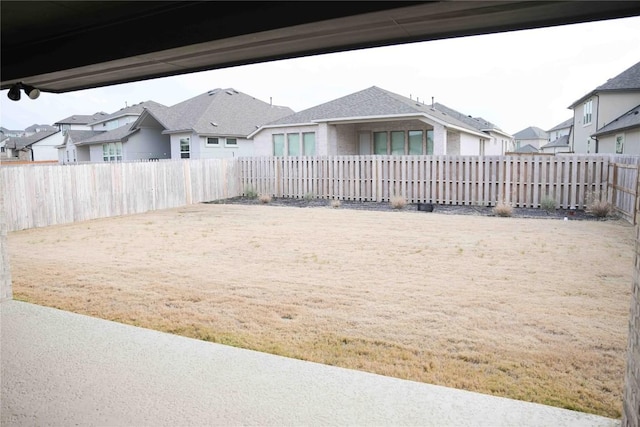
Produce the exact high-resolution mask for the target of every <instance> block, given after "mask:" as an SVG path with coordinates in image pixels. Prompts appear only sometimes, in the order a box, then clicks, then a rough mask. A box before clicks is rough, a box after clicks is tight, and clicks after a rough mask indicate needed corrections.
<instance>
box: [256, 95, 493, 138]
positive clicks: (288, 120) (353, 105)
mask: <svg viewBox="0 0 640 427" xmlns="http://www.w3.org/2000/svg"><path fill="white" fill-rule="evenodd" d="M449 113H451V114H449ZM402 115H407V116H409V115H424V116H429V117H432V118H434V119H436V120H439V121H441V122H444V123H446V124H449V125H453V126H456V127H459V128H463V129H468V130H470V131H473V132H478V131H479V130H480V127H481V126H478V127H476V126H471V125H469V124H467V123H466V122H464V121H462V120H460V119H458V117H466V116H464V115H463V114H462V113H459V112H457V111H455V110H453V109H450V108H448V107H444V106H443V105H442V104H437V105H436V104H434V105H433V107H432V105H431V104H424V103H421V102H419V101H417V100H413V99H411V98H407V97H404V96H402V95H398V94H396V93H393V92H389V91H387V90H384V89H381V88H379V87H377V86H372V87H370V88H368V89H364V90H361V91H359V92H355V93H352V94H350V95H346V96H343V97H341V98H337V99H334V100H333V101H329V102H325V103H324V104H320V105H317V106H315V107H311V108H308V109H306V110H303V111H300V112H298V113H295V114H292V115H290V116H287V117H283V118H282V119H279V120H276V121H273V122H270V123H268V125H269V126H274V125H275V126H277V125H296V124H305V123H315V122H319V121H325V120H329V119H347V118H357V117H384V116H389V117H394V116H402ZM486 123H488V122H486ZM474 124H475V123H474Z"/></svg>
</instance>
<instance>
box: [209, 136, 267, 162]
mask: <svg viewBox="0 0 640 427" xmlns="http://www.w3.org/2000/svg"><path fill="white" fill-rule="evenodd" d="M225 140H226V138H224V137H220V138H219V145H218V146H211V145H207V137H206V136H201V137H200V138H199V141H198V144H200V153H201V157H200V158H202V159H222V158H229V157H249V156H253V155H254V149H253V145H254V142H253V141H251V140H249V139H246V138H236V140H237V141H238V145H237V146H236V147H231V146H227V145H225Z"/></svg>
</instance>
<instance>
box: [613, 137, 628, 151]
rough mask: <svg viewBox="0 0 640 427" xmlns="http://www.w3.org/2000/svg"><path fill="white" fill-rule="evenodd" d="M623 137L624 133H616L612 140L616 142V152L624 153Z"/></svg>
mask: <svg viewBox="0 0 640 427" xmlns="http://www.w3.org/2000/svg"><path fill="white" fill-rule="evenodd" d="M624 139H625V138H624V133H618V134H616V136H615V137H614V142H615V144H616V154H624ZM618 143H619V144H618ZM618 146H619V148H620V151H618Z"/></svg>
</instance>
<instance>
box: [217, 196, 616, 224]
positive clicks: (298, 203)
mask: <svg viewBox="0 0 640 427" xmlns="http://www.w3.org/2000/svg"><path fill="white" fill-rule="evenodd" d="M205 203H213V204H235V205H238V204H240V205H260V204H263V203H262V202H260V200H258V199H255V198H254V199H251V198H247V197H234V198H230V199H225V200H218V201H213V202H205ZM268 205H269V206H289V207H299V208H328V209H331V208H332V207H331V200H327V199H310V200H309V199H295V198H284V197H283V198H272V199H271V201H270V202H269V203H268ZM420 205H421V206H420ZM425 205H426V204H418V203H410V204H407V206H406V207H404V208H403V209H394V208H393V207H392V206H391V204H390V203H389V202H364V201H354V200H341V201H340V206H339V209H357V210H368V211H381V212H393V211H399V210H401V211H415V212H417V213H420V214H424V215H429V214H432V213H438V214H447V215H477V216H498V215H497V214H496V213H495V212H494V211H493V207H490V206H469V205H439V204H432V205H431V206H432V207H433V210H432V211H425V210H423V209H426V208H428V207H427V206H425ZM511 217H513V218H548V219H558V220H564V219H565V218H566V219H567V220H590V221H602V220H607V219H615V218H616V217H614V216H609V217H607V218H601V217H597V216H595V215H592V214H589V213H587V212H585V211H584V210H582V209H556V210H555V211H546V210H544V209H535V208H519V207H514V208H513V212H512V214H511Z"/></svg>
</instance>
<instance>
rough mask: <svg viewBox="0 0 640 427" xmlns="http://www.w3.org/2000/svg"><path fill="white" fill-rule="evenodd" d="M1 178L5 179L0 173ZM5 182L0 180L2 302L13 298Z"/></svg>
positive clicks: (0, 285)
mask: <svg viewBox="0 0 640 427" xmlns="http://www.w3.org/2000/svg"><path fill="white" fill-rule="evenodd" d="M0 179H2V180H3V181H4V179H3V178H2V177H1V175H0ZM4 185H5V183H4V182H0V302H2V301H4V300H10V299H12V298H13V292H12V289H11V271H10V270H9V251H8V250H7V223H6V220H5V210H4Z"/></svg>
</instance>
